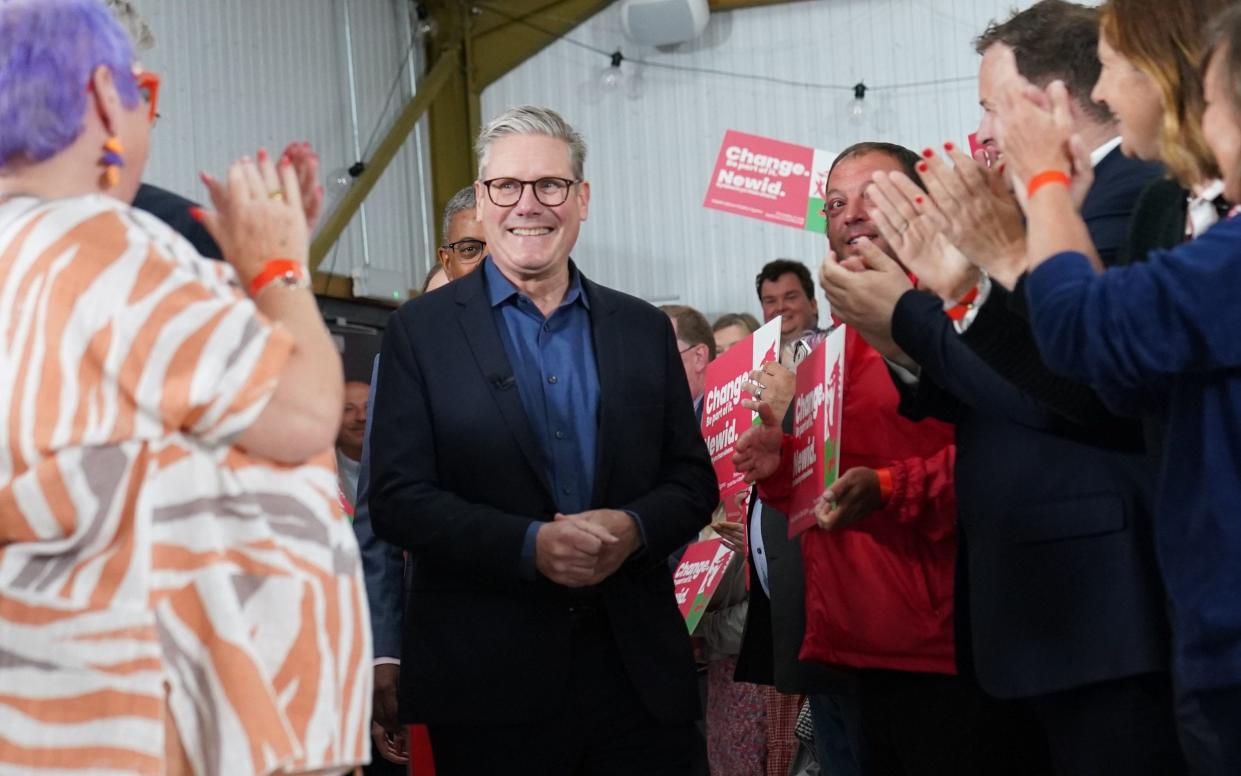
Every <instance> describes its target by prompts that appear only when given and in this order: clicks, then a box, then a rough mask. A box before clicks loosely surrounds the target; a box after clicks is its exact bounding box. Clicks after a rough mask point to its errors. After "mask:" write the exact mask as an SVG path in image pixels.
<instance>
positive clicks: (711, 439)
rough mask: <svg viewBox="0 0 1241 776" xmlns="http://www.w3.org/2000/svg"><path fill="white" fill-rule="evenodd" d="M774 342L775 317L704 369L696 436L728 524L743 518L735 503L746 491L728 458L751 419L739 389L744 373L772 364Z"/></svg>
mask: <svg viewBox="0 0 1241 776" xmlns="http://www.w3.org/2000/svg"><path fill="white" fill-rule="evenodd" d="M779 341H780V317H779V316H776V317H775V318H773V319H772V320H770V321H768V322H767V323H766V324H764V325H763V326H762V328H760V329H759V330H758V331H756V332H754V333H753V334H751V335H750V336H749V337H746V338H745V339H743V340H741V341H740V342H738V343H737V344H736V345H733V346H732V347H731V348H729V349H728V352H727V353H724V354H722V355H720V356H719V357H718V358H716V359H715V360H714V361H712V362H711V363H710V364H708V365H707V373H706V376H705V386H704V388H705V389H704V391H703V394H702V436H703V438H704V439H706V440H707V450H708V451H709V452H710V453H711V463H712V465H713V466H715V477H716V479H717V480H719V483H720V501H721V502H723V504H724V513H725V519H726V520H728V521H729V522H734V523H735V522H738V521H740V520H741V519H742V517H743V516H744V514H745V507H744V505H743V504H742V503H739V500H738V496H743V495H744V494H746V493H748V492H749V490H750V486H749V485H747V484H746V483H745V481H744V480H743V479H742V477H741V475H740V474H739V473H738V472H737V470H736V468H734V467H733V453H734V451H735V450H736V447H737V440H738V439H739V438H740V437H741V435H742V434H743V433H745V431H746V429H748V428H750V426H752V425H753V424H754V419H755V417H757V416H756V415H755V413H754V412H753V411H752V410H749V409H746V408H745V407H744V406H742V404H741V402H742V400H744V399H747V398H749V396H748V394H746V393H745V392H744V391H743V390H742V389H741V388H742V386H743V385H744V384H745V382H746V380H747V379H748V376H749V374H750V372H752V371H753V370H755V369H757V368H759V367H760V366H762V365H763V364H765V363H767V362H769V361H775V360H777V356H776V351H777V348H778V343H779Z"/></svg>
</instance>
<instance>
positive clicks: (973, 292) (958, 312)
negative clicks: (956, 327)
mask: <svg viewBox="0 0 1241 776" xmlns="http://www.w3.org/2000/svg"><path fill="white" fill-rule="evenodd" d="M977 298H978V286H974V287H973V288H971V289H970V290H969V291H966V292H965V296H963V297H961V298H960V299H958V300H957V303H956V304H955V305H953V306H952V307H949V308H948V309H947V310H945V311H944V312H945V313H946V314H947V315H948V317H949V318H951V319H952V320H954V321H959V320H961V319H963V318H964V317H965V314H966V313H968V312H969V311H970V305H972V304H973V303H974V300H975V299H977Z"/></svg>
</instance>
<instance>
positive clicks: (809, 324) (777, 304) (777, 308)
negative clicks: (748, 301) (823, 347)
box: [758, 272, 819, 341]
mask: <svg viewBox="0 0 1241 776" xmlns="http://www.w3.org/2000/svg"><path fill="white" fill-rule="evenodd" d="M758 300H759V302H760V303H761V304H762V306H763V321H764V322H767V321H770V320H771V319H772V318H775V317H776V316H777V315H779V316H782V317H781V318H780V338H781V341H790V340H791V338H794V337H800V336H801V335H802V333H803V332H805V331H808V330H810V329H813V328H815V327H816V326H818V325H819V305H818V303H817V302H815V300H814V299H812V298H810V297H808V296H806V289H804V288H802V285H801V281H800V280H798V278H797V275H796V274H794V273H792V272H786V273H784V274H783V275H781V276H780V277H778V278H776V279H775V280H764V281H763V283H762V285H761V286H760V287H759V289H758Z"/></svg>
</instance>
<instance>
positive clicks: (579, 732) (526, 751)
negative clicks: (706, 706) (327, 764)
mask: <svg viewBox="0 0 1241 776" xmlns="http://www.w3.org/2000/svg"><path fill="white" fill-rule="evenodd" d="M564 670H565V671H567V672H570V673H571V674H572V676H573V682H572V683H571V685H570V689H569V692H568V693H567V694H566V697H565V698H564V699H563V702H562V703H560V704H558V705H559V709H560V711H559V712H558V713H557V714H556V715H554V716H552V717H550V718H547V719H540V720H538V721H537V722H532V723H527V724H523V723H520V722H519V723H517V724H514V725H510V726H507V727H490V726H489V727H480V726H462V725H431V726H430V734H431V747H432V749H433V750H434V752H435V769H436V774H437V776H491V774H503V776H634V775H635V774H644V776H645V775H647V774H649V776H684V774H687V773H690V772H691V771H692V768H693V765H694V763H695V762H696V761H698V760H699V759H700V758H704V757H705V753H704V751H703V740H702V734H701V733H700V732H699V731H698V728H697V726H696V725H695V724H694V723H693V722H685V723H679V724H665V723H661V722H660V721H659V720H657V719H655V717H653V716H652V715H651V713H650V712H649V711H647V709H646V707H645V706H643V704H642V701H641V699H640V698H639V697H638V694H637V691H636V690H635V689H634V687H633V684H632V682H630V680H629V677H628V675H627V673H626V671H625V667H624V665H623V664H622V663H621V658H620V654H619V653H618V652H617V650H616V645H615V642H614V641H613V637H612V632H611V629H610V626H609V625H608V621H607V617H606V615H605V614H604V613H603V612H602V610H593V611H591V612H589V613H587V614H585V615H582V616H580V617H579V618H578V620H577V622H576V623H575V627H574V644H573V658H572V662H571V664H570V665H566V666H565V667H564Z"/></svg>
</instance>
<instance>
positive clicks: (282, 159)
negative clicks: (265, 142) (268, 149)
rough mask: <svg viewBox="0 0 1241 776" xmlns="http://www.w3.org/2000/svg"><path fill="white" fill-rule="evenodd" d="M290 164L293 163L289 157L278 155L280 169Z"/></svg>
mask: <svg viewBox="0 0 1241 776" xmlns="http://www.w3.org/2000/svg"><path fill="white" fill-rule="evenodd" d="M291 164H293V163H292V162H290V161H289V157H287V156H282V157H280V169H282V170H284V169H287V168H288V167H289V165H291Z"/></svg>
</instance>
